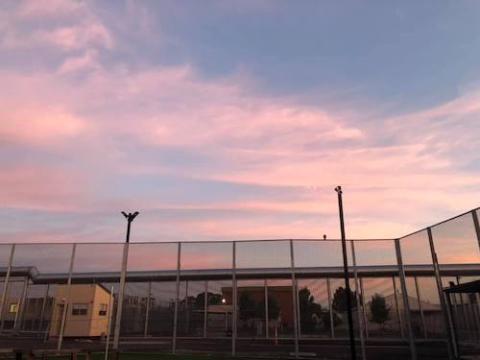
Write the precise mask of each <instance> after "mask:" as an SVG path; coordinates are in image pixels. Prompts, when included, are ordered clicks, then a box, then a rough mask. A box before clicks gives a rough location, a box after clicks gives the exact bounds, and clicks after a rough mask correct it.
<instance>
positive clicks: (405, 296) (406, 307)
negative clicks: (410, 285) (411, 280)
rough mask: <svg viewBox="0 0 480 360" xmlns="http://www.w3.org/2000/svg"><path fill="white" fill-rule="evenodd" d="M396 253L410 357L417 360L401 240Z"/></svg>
mask: <svg viewBox="0 0 480 360" xmlns="http://www.w3.org/2000/svg"><path fill="white" fill-rule="evenodd" d="M395 252H396V255H397V263H398V275H399V279H400V287H401V288H402V297H403V307H404V311H405V321H406V323H407V331H408V343H409V345H410V355H411V357H412V360H416V359H417V349H416V346H415V338H414V334H413V328H412V319H411V316H410V315H411V314H410V302H409V301H408V294H407V284H406V280H405V267H404V266H403V259H402V250H401V248H400V240H399V239H396V240H395Z"/></svg>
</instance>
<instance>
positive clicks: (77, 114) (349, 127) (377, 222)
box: [0, 1, 480, 238]
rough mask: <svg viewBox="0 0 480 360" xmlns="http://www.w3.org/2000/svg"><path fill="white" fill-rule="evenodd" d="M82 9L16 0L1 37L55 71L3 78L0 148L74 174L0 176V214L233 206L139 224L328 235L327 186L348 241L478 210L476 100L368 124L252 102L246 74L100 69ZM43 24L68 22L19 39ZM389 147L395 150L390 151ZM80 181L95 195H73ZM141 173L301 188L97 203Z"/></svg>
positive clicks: (98, 42)
mask: <svg viewBox="0 0 480 360" xmlns="http://www.w3.org/2000/svg"><path fill="white" fill-rule="evenodd" d="M77 5H78V4H77V3H68V2H67V3H65V2H60V1H59V2H54V3H53V5H52V7H51V8H49V7H48V6H47V7H45V6H43V3H41V2H36V1H33V2H27V3H25V4H22V6H21V9H20V10H19V12H18V14H17V15H18V18H17V19H15V20H16V22H15V21H13V20H12V22H11V23H10V22H9V23H8V24H7V25H8V26H7V29H6V30H7V31H6V32H5V33H6V35H5V36H4V37H2V42H3V45H4V46H7V47H8V46H10V48H15V47H16V46H19V47H23V48H31V49H37V48H38V47H39V46H40V47H53V48H55V49H56V50H59V51H58V53H59V54H60V55H59V56H60V58H61V59H60V60H59V61H58V63H57V67H56V68H55V69H53V70H52V69H49V70H45V69H42V70H40V71H38V70H36V71H32V72H31V73H23V72H22V73H19V72H18V73H16V72H13V71H12V72H8V73H7V72H2V73H0V82H1V83H2V85H3V86H2V89H0V99H1V100H0V101H1V104H0V105H1V110H0V116H1V118H2V127H0V138H1V139H2V140H4V141H5V142H6V143H7V142H8V143H10V144H14V145H16V146H22V147H24V148H25V149H31V148H33V149H36V150H39V149H41V150H43V151H49V152H50V154H52V153H53V154H56V155H62V156H65V157H66V158H68V159H69V161H71V162H72V163H73V164H81V166H82V168H81V169H79V170H78V173H72V174H67V173H66V172H65V170H63V168H62V167H60V165H59V166H58V167H55V165H50V166H43V164H37V166H32V164H21V166H20V165H18V167H16V166H12V168H11V169H10V171H9V172H7V174H4V175H2V178H1V181H2V183H3V184H4V185H5V186H7V188H9V189H11V191H9V192H8V193H4V194H3V193H2V194H1V197H2V199H3V201H4V203H5V204H7V205H5V206H13V207H25V208H30V207H33V208H46V209H65V208H69V209H76V210H77V211H81V210H82V209H84V208H85V207H87V206H88V204H89V202H88V201H86V200H85V199H92V198H97V199H100V200H99V201H101V202H102V204H101V205H98V206H99V207H101V208H102V209H105V208H108V207H110V208H111V209H116V208H119V207H121V206H125V205H127V204H128V205H132V206H141V207H143V208H144V209H146V210H147V211H148V210H152V211H153V210H155V209H158V208H162V207H170V208H178V209H185V210H188V209H197V210H200V209H208V208H212V209H216V210H225V212H228V211H233V210H241V211H244V212H245V213H249V214H250V216H249V217H245V218H239V219H236V220H235V219H231V218H221V219H218V218H212V219H210V220H205V219H200V220H190V219H189V220H184V219H173V220H171V223H170V224H162V225H161V226H160V225H159V226H157V224H144V225H142V226H145V227H147V228H149V229H150V230H151V231H152V232H153V231H158V232H159V233H161V232H162V231H165V232H167V233H172V234H174V233H175V228H176V229H177V231H179V232H182V234H183V236H184V237H186V238H187V237H194V236H196V235H197V234H200V235H201V236H203V237H209V236H211V237H215V238H220V237H222V236H229V237H242V238H256V237H294V236H297V237H298V236H301V237H303V236H305V237H307V236H314V237H317V236H321V235H322V234H323V233H327V234H328V235H329V236H330V237H336V236H335V234H338V224H337V219H336V212H337V208H336V202H335V200H336V199H335V194H334V193H333V187H334V186H335V185H337V184H342V185H344V186H345V197H346V199H345V202H346V212H347V221H348V234H349V236H354V237H362V236H366V237H377V236H380V237H383V236H398V235H400V234H403V233H407V232H409V231H411V230H414V229H415V228H416V227H417V226H420V225H427V224H428V222H429V221H431V220H433V219H432V216H434V215H432V213H435V214H437V213H439V212H442V213H450V214H454V213H455V212H458V211H461V210H464V209H467V208H473V207H475V206H477V205H478V203H476V202H475V201H476V200H475V199H478V198H479V195H480V182H479V180H478V179H479V177H478V172H477V171H475V170H468V169H467V167H466V166H464V167H460V166H459V165H468V163H469V162H472V161H474V160H475V154H477V153H478V152H477V150H476V149H478V146H479V145H480V144H479V142H478V139H477V137H478V136H476V132H475V131H471V129H477V128H478V125H477V124H478V116H479V115H480V106H479V105H478V104H480V97H479V95H478V93H477V92H475V91H472V92H471V93H468V94H464V95H459V96H458V98H457V99H455V100H453V101H450V102H447V103H445V104H439V105H438V106H434V107H432V108H430V109H425V110H422V111H417V112H413V113H409V114H403V115H401V116H391V117H386V118H384V117H382V118H381V119H378V121H373V120H372V119H375V118H376V117H379V116H380V115H378V114H377V113H375V112H372V110H371V109H369V108H366V107H363V106H357V107H355V106H353V107H352V106H351V105H348V104H347V105H345V104H333V103H331V104H323V105H319V106H309V105H305V104H304V103H302V102H301V99H299V98H293V97H287V96H285V97H279V96H277V97H273V96H269V95H267V94H263V93H260V92H259V90H258V88H257V86H256V84H255V81H254V79H250V78H248V77H247V76H244V75H243V74H235V75H232V76H229V77H225V78H216V79H206V78H203V77H201V76H200V75H199V74H198V73H197V71H196V70H195V68H194V67H192V66H189V65H188V64H187V65H183V66H144V67H138V68H136V69H135V70H134V69H131V68H128V67H126V66H123V65H118V64H116V65H115V64H114V65H111V66H108V67H107V66H103V64H102V63H101V60H100V55H101V53H102V52H103V51H107V52H108V51H109V50H110V49H112V48H113V47H114V46H115V39H114V36H113V35H112V31H111V30H110V29H109V28H107V27H106V26H105V25H104V24H103V23H102V22H101V21H100V20H99V19H98V18H96V17H95V15H94V13H93V12H92V11H90V10H89V8H88V6H87V5H88V4H87V5H85V3H81V5H78V6H77ZM79 14H82V16H80V15H79ZM144 15H145V19H146V20H145V21H146V22H147V23H148V16H146V14H144ZM44 16H45V17H59V19H64V18H65V17H67V18H69V19H71V17H74V18H75V19H76V20H75V21H73V22H71V23H69V25H68V26H66V25H62V24H61V21H60V22H59V25H55V26H45V27H40V28H35V29H34V31H32V32H26V31H23V30H22V28H21V26H20V25H21V24H23V22H29V21H32V19H38V18H42V17H44ZM19 24H20V25H19ZM147 25H148V24H147ZM358 119H370V120H371V121H370V122H361V121H358ZM372 123H373V125H371V124H372ZM118 139H122V140H121V141H120V140H118ZM385 139H390V140H389V141H388V144H387V145H385ZM124 144H126V145H129V146H131V147H134V148H138V149H140V150H139V153H142V152H146V151H152V150H151V149H154V151H162V149H163V148H165V147H168V148H174V149H182V150H183V151H185V152H188V153H190V154H194V155H197V154H199V155H203V156H205V157H207V158H208V159H209V163H208V164H205V165H204V164H202V163H200V164H195V163H192V164H190V165H187V166H182V165H181V164H179V165H178V166H173V165H172V164H167V163H166V162H164V161H162V160H160V159H157V158H156V157H155V156H156V155H157V154H155V155H152V157H151V158H150V159H149V160H145V159H143V158H142V157H141V156H140V157H139V158H134V157H133V156H132V155H130V154H129V149H128V147H127V146H124ZM152 152H153V151H152ZM179 162H180V161H179ZM218 164H220V165H218ZM29 166H30V167H29ZM86 169H88V173H89V179H88V180H89V181H90V182H92V183H94V186H90V185H82V184H83V183H82V181H84V180H85V182H87V179H85V178H84V176H86V175H84V174H85V173H86V172H87V170H86ZM69 171H71V170H69ZM38 174H42V176H38ZM148 175H150V176H152V178H153V177H154V176H162V175H174V176H178V177H184V178H188V179H194V180H199V181H206V182H208V181H221V182H229V183H232V184H238V185H246V186H263V187H265V188H267V189H270V188H278V187H280V188H281V187H285V188H293V189H297V192H296V193H295V195H294V196H293V198H290V199H283V198H277V197H276V196H275V194H273V195H270V196H269V197H267V198H262V199H254V200H252V199H251V198H250V199H245V200H243V201H242V200H238V198H235V199H234V200H231V199H225V200H216V201H213V200H212V201H211V202H209V203H207V204H206V201H199V200H197V201H194V200H192V201H181V202H179V203H174V204H171V203H169V202H167V201H166V200H164V199H159V198H150V197H142V198H139V197H137V196H136V194H135V193H132V194H126V195H125V198H126V199H124V198H122V199H119V198H109V197H108V196H109V195H103V193H104V192H105V193H108V190H110V184H111V182H112V183H113V181H112V179H115V178H119V177H122V176H133V177H135V176H148ZM72 184H77V185H78V184H81V185H80V186H78V187H76V186H74V185H72ZM95 185H96V186H95ZM4 188H6V187H4ZM78 188H80V189H81V191H79V190H76V189H78ZM103 196H105V197H103ZM288 213H294V214H296V215H297V216H296V217H295V218H292V219H291V220H288V221H285V220H284V219H285V218H286V217H281V216H282V215H285V214H288ZM265 214H271V216H266V215H265ZM315 214H318V215H319V216H318V218H315V219H313V218H312V215H315ZM303 215H304V216H305V219H303V220H298V217H299V216H303ZM435 216H436V215H435ZM279 218H280V220H279ZM152 237H153V236H152Z"/></svg>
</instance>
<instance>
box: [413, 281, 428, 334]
mask: <svg viewBox="0 0 480 360" xmlns="http://www.w3.org/2000/svg"><path fill="white" fill-rule="evenodd" d="M413 281H414V282H415V292H416V293H417V301H418V310H420V318H421V320H422V329H423V337H424V338H425V339H427V338H428V334H427V325H426V323H425V314H424V313H423V306H422V297H421V294H420V288H419V286H418V277H417V276H414V277H413Z"/></svg>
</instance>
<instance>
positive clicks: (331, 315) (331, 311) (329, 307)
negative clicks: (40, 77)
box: [327, 277, 335, 339]
mask: <svg viewBox="0 0 480 360" xmlns="http://www.w3.org/2000/svg"><path fill="white" fill-rule="evenodd" d="M327 296H328V312H329V315H330V336H331V338H332V339H334V338H335V329H334V324H333V309H332V289H331V287H330V278H329V277H327Z"/></svg>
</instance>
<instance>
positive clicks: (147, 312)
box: [143, 280, 152, 337]
mask: <svg viewBox="0 0 480 360" xmlns="http://www.w3.org/2000/svg"><path fill="white" fill-rule="evenodd" d="M151 299H152V281H151V280H149V281H148V288H147V303H146V309H145V324H144V326H143V337H147V336H148V323H149V321H150V303H151Z"/></svg>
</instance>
